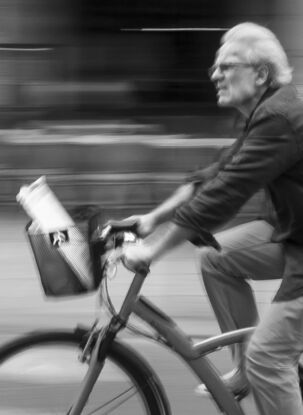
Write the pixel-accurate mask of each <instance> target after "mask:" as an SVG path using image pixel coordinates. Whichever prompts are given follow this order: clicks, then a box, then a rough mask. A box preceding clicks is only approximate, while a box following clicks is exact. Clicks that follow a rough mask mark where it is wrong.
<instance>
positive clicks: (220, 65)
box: [210, 43, 260, 113]
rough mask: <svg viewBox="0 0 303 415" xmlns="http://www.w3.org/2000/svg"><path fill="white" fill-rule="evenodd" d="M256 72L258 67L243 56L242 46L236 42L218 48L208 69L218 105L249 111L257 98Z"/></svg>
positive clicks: (257, 79)
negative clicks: (211, 65) (212, 64)
mask: <svg viewBox="0 0 303 415" xmlns="http://www.w3.org/2000/svg"><path fill="white" fill-rule="evenodd" d="M241 48H242V51H241ZM258 72H259V71H258V68H257V67H256V66H255V65H252V64H250V63H249V62H248V61H247V59H246V58H245V53H244V50H243V46H240V45H239V44H236V43H226V44H224V45H223V46H222V47H221V48H220V49H219V51H218V53H217V56H216V60H215V64H214V66H213V67H212V69H211V71H210V77H211V80H212V81H213V82H214V84H215V87H216V90H217V100H218V105H219V106H221V107H234V108H237V109H238V110H240V111H241V112H244V113H247V112H248V113H249V111H250V109H251V107H252V106H253V103H254V102H255V100H256V99H258V98H259V93H260V82H259V81H260V79H259V73H258Z"/></svg>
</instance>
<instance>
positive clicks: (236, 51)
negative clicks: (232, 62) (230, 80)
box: [216, 42, 245, 61]
mask: <svg viewBox="0 0 303 415" xmlns="http://www.w3.org/2000/svg"><path fill="white" fill-rule="evenodd" d="M244 57H245V50H244V48H243V46H242V45H240V44H239V43H234V42H232V43H230V42H227V43H224V44H223V45H222V46H221V47H220V49H219V50H218V52H217V54H216V61H217V60H220V61H221V60H223V59H224V60H226V59H227V58H228V59H244Z"/></svg>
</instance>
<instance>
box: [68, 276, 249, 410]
mask: <svg viewBox="0 0 303 415" xmlns="http://www.w3.org/2000/svg"><path fill="white" fill-rule="evenodd" d="M145 277H146V272H138V273H136V274H135V276H134V278H133V281H132V283H131V285H130V288H129V291H128V293H127V295H126V297H125V299H124V302H123V304H122V306H121V309H120V312H119V314H118V315H117V316H114V317H113V318H112V319H111V321H110V323H109V324H108V326H106V327H105V329H104V330H103V331H102V333H100V335H99V336H98V339H97V342H96V346H95V347H94V349H93V352H92V355H91V359H90V364H89V370H88V373H87V376H86V378H85V379H84V381H83V384H82V389H81V391H80V393H79V397H78V400H77V402H76V403H75V404H74V406H73V407H72V409H71V410H70V412H69V415H80V414H81V411H82V409H83V407H84V405H85V402H86V400H87V399H88V396H89V394H90V392H91V390H92V389H93V386H94V383H95V382H96V380H97V378H98V376H99V375H100V372H101V370H102V367H103V364H104V361H105V359H106V355H107V350H108V347H110V344H111V342H112V341H113V340H114V338H115V336H116V334H117V333H118V332H119V331H120V330H121V329H122V328H123V327H124V326H125V324H126V322H127V320H128V318H129V316H130V315H131V314H132V313H134V314H136V315H137V316H138V317H140V319H142V320H143V321H145V322H146V323H147V324H148V325H149V326H151V327H152V328H153V329H154V330H156V332H157V333H158V334H159V338H158V341H159V342H161V343H162V344H165V345H166V346H167V347H168V348H170V349H172V350H173V351H174V352H175V353H176V354H178V355H179V356H180V357H181V358H182V359H183V360H184V362H186V363H187V365H188V366H189V367H190V368H191V369H192V371H193V372H194V373H195V374H196V375H197V377H198V378H199V379H200V380H201V382H203V383H205V385H206V387H207V389H208V390H209V392H210V394H211V395H212V397H213V398H214V401H215V402H216V404H217V405H218V407H219V410H221V411H222V412H223V413H225V414H226V415H244V412H243V410H242V408H241V406H240V405H239V402H238V401H237V399H236V398H235V397H234V396H233V394H232V393H231V392H230V391H229V390H228V389H227V388H226V387H225V384H224V382H223V381H222V380H221V378H220V376H219V374H218V373H217V371H216V368H215V367H214V366H213V365H212V363H211V362H210V360H209V359H208V358H207V356H206V354H208V353H210V352H212V351H215V350H216V349H219V348H221V347H224V346H227V345H231V344H233V343H236V342H237V343H241V342H244V341H246V340H247V337H248V336H250V335H251V334H252V332H253V330H254V328H253V327H250V328H245V329H241V330H235V331H232V332H228V333H225V334H222V335H218V336H215V337H212V338H209V339H206V340H204V341H202V342H199V343H196V344H194V343H193V341H192V339H191V338H190V337H189V336H188V335H187V334H185V333H184V332H183V331H182V330H181V329H180V328H179V327H178V326H177V324H176V323H175V322H174V321H173V320H172V319H171V318H170V317H169V316H168V315H166V314H165V313H164V312H163V311H162V310H160V309H159V308H157V307H156V306H155V305H153V304H152V303H151V302H150V301H148V300H147V299H146V298H145V297H143V296H138V294H139V292H140V289H141V287H142V285H143V283H144V279H145Z"/></svg>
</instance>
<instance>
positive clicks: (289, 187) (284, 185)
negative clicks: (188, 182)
mask: <svg viewBox="0 0 303 415" xmlns="http://www.w3.org/2000/svg"><path fill="white" fill-rule="evenodd" d="M193 180H194V181H195V183H196V184H197V185H198V188H197V192H196V194H195V196H194V197H193V198H192V200H190V201H189V202H188V203H186V204H184V205H182V206H181V207H180V208H179V209H178V210H177V211H176V214H175V217H174V222H175V223H176V224H178V225H179V226H182V227H185V228H189V229H192V230H193V231H194V232H195V233H196V235H197V236H201V235H202V236H203V237H204V236H205V235H207V234H208V233H213V232H214V231H215V230H216V229H218V228H219V227H220V226H221V225H223V224H225V223H226V222H227V221H229V220H230V219H232V217H233V216H234V215H235V214H236V213H237V212H238V211H239V209H240V208H241V207H242V205H243V204H244V203H245V202H246V201H247V200H248V199H249V198H250V197H251V196H253V194H254V193H256V192H257V191H258V190H259V189H261V188H265V189H266V190H267V192H268V194H269V195H270V198H271V200H272V205H273V207H274V209H275V211H276V217H277V220H276V223H275V233H274V236H273V240H274V241H288V242H291V243H294V244H296V245H303V102H302V101H301V100H300V99H299V97H298V95H297V92H296V89H295V88H294V87H293V86H291V85H287V86H284V87H281V88H279V89H275V90H273V89H268V90H267V92H266V93H265V94H264V96H263V97H262V99H261V100H260V102H259V104H258V105H257V107H256V109H255V110H254V112H253V113H252V115H251V116H250V118H249V119H248V120H247V123H246V126H245V128H244V130H243V133H242V135H241V136H240V137H239V138H238V139H237V140H236V141H235V143H234V144H233V145H232V146H231V148H230V149H229V150H228V151H227V153H226V154H225V155H224V156H223V157H222V158H221V159H220V160H219V161H218V162H217V163H214V164H213V165H211V166H210V167H208V168H206V169H204V170H202V171H200V172H197V174H196V175H195V176H194V179H193ZM206 240H207V236H206Z"/></svg>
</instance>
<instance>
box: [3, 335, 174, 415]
mask: <svg viewBox="0 0 303 415" xmlns="http://www.w3.org/2000/svg"><path fill="white" fill-rule="evenodd" d="M85 333H86V330H82V329H81V330H75V331H44V332H43V331H38V332H31V333H28V334H25V335H24V336H22V337H19V338H17V339H15V340H13V341H10V342H8V343H6V344H5V345H3V346H2V347H0V415H2V414H5V415H10V414H14V415H17V414H18V413H19V412H18V410H19V409H18V408H19V407H20V414H21V413H22V414H31V415H36V414H39V415H42V414H43V415H44V414H45V415H46V414H47V415H48V414H49V415H50V414H56V415H59V414H60V415H64V414H65V415H66V414H68V411H69V409H70V405H71V402H68V406H67V407H64V409H62V410H63V411H64V412H58V408H57V406H58V405H59V404H58V401H60V399H61V395H63V397H64V398H65V395H69V394H70V391H69V388H70V383H75V380H76V378H77V377H78V375H77V374H76V373H74V372H73V370H72V369H71V367H69V366H68V364H67V362H69V360H68V359H67V356H65V354H64V353H63V351H65V348H66V350H68V352H69V351H71V353H72V355H73V356H74V349H75V351H76V350H77V353H79V348H81V342H82V341H83V337H84V335H85ZM57 347H59V349H60V351H59V353H58V350H57ZM40 348H41V349H40ZM53 349H54V351H55V358H56V359H57V358H58V359H59V360H58V363H57V364H58V367H57V366H56V368H57V369H59V370H58V371H57V372H56V374H54V373H52V371H50V370H49V365H50V361H51V357H52V354H51V353H50V350H52V351H53ZM37 351H38V352H37ZM39 353H40V354H39ZM43 353H45V355H43ZM60 353H61V354H60ZM62 353H63V354H62ZM24 356H25V357H24ZM40 356H41V362H40V361H39V358H40ZM58 356H59V357H58ZM22 359H23V360H22ZM20 362H21V363H20ZM27 364H28V366H29V367H28V368H26V369H25V365H27ZM63 364H65V365H66V366H67V367H68V370H70V371H71V373H70V372H68V371H67V372H66V371H65V369H63V367H62V366H63ZM106 365H110V369H108V375H105V379H106V381H107V382H111V383H110V387H109V386H108V385H109V383H108V384H106V381H104V382H102V387H103V390H105V394H106V395H107V390H108V391H110V393H112V390H113V386H115V385H116V384H117V387H118V385H119V388H120V383H122V380H123V383H124V376H125V382H127V385H128V384H132V385H134V386H132V388H133V389H132V390H131V392H129V395H131V396H132V400H134V402H131V403H130V402H129V401H128V402H127V403H126V402H125V403H126V405H128V408H126V409H125V408H124V407H123V408H119V409H118V407H117V408H116V406H117V402H114V403H113V404H112V407H111V409H110V408H109V406H108V403H107V404H106V405H107V406H104V405H105V403H104V402H103V404H102V405H103V408H102V411H103V412H101V408H100V404H101V402H99V400H101V396H100V394H98V393H97V392H96V400H97V401H98V404H97V406H96V407H94V409H92V407H91V406H90V407H89V408H87V409H86V410H85V411H83V412H82V414H83V415H86V414H87V415H89V414H109V413H110V414H115V415H116V413H117V414H120V413H121V414H122V413H123V414H125V415H126V414H127V413H128V412H129V413H136V414H137V413H139V412H138V410H137V409H135V410H134V408H133V405H134V404H135V405H137V401H138V405H139V404H140V410H141V404H142V412H140V413H142V414H148V415H170V413H171V412H170V407H169V402H168V400H167V397H166V394H165V391H164V389H163V387H162V385H161V382H160V380H159V378H158V377H157V375H156V374H155V372H154V371H153V369H152V368H151V367H150V366H149V364H148V363H147V362H146V361H145V359H143V358H142V357H141V356H140V355H139V354H138V353H136V351H135V350H133V349H132V348H130V347H129V346H127V345H125V344H124V343H121V342H118V341H114V342H113V344H112V347H111V349H110V351H109V354H108V358H107V359H106ZM44 366H46V367H47V370H45V371H42V373H40V372H39V370H42V369H43V368H44ZM112 366H113V367H114V369H112ZM37 367H38V372H37ZM41 367H42V369H41ZM61 369H62V370H63V372H62V373H61V372H60V370H61ZM1 371H2V372H1ZM115 371H117V373H116V372H115ZM120 372H121V374H120ZM102 375H103V371H102V373H101V375H100V378H102ZM29 376H31V378H30V379H28V378H27V377H29ZM37 376H38V377H37ZM39 376H40V377H39ZM62 376H63V377H66V378H67V381H66V383H67V385H66V386H65V388H66V390H65V391H63V389H64V388H63V386H62V384H61V383H62V382H63V380H62V379H61V377H62ZM110 376H112V379H111V378H110ZM2 377H3V378H2ZM16 378H17V379H16ZM82 379H83V376H82V375H81V380H82ZM38 380H39V382H38ZM56 382H57V383H58V385H56V387H54V389H55V392H54V393H55V395H54V397H50V396H48V395H47V394H49V393H50V389H49V385H48V383H49V384H51V386H53V383H56ZM44 383H46V384H47V387H45V388H43V387H42V386H43V385H44ZM79 383H80V380H79ZM41 385H42V386H41ZM2 386H4V387H5V391H4V393H3V392H1V389H2ZM13 386H14V387H15V386H16V387H17V388H19V389H18V390H17V391H16V392H13V390H11V388H12V387H13ZM123 386H124V385H123ZM31 388H33V391H34V392H33V391H32V390H31ZM94 389H95V388H94ZM27 392H29V395H30V398H29V400H32V401H33V403H31V402H30V403H29V402H28V401H27V399H28V398H26V397H25V399H24V401H23V402H21V401H20V402H18V400H20V399H21V397H22V399H23V395H25V393H27ZM36 393H37V396H36V395H35V396H34V394H36ZM41 395H42V396H41ZM44 395H45V396H44ZM59 395H60V396H59ZM9 396H11V398H12V401H13V402H8V401H7V400H8V397H9ZM43 397H44V401H43ZM66 397H67V396H66ZM106 398H108V400H109V401H111V402H112V400H113V397H112V396H106ZM50 399H54V400H55V403H52V402H51V401H50ZM94 399H95V398H92V397H91V396H90V405H92V402H91V401H93V400H94ZM121 399H122V401H123V400H124V401H126V396H124V395H122V398H121ZM16 401H17V402H16ZM93 404H94V405H96V404H95V403H93ZM34 405H37V408H35V407H31V406H34ZM41 405H43V406H44V405H45V408H42V406H41ZM54 405H55V406H56V408H54ZM46 407H47V408H46ZM27 408H28V409H27ZM104 408H106V409H104ZM121 409H122V412H121V411H120V410H121ZM112 410H115V411H116V412H111V411H112ZM2 411H4V412H2ZM43 411H44V412H43ZM60 411H61V408H60Z"/></svg>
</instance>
